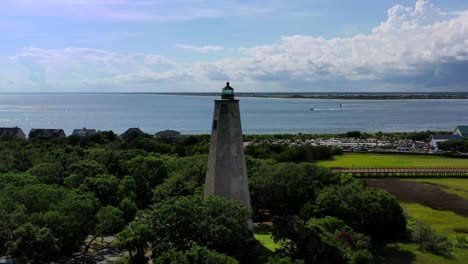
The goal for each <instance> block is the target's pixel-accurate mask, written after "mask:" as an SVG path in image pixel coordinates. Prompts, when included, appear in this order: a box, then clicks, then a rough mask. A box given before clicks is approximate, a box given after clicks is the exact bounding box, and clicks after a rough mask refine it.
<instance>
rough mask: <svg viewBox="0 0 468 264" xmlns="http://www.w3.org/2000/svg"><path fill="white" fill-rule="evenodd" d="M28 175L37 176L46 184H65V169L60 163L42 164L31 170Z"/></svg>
mask: <svg viewBox="0 0 468 264" xmlns="http://www.w3.org/2000/svg"><path fill="white" fill-rule="evenodd" d="M27 172H28V173H30V174H32V175H35V176H37V178H38V179H39V180H40V181H41V182H42V183H46V184H59V185H61V184H62V183H63V179H64V177H65V168H64V167H63V166H62V164H61V163H59V162H53V163H40V164H37V165H35V166H34V167H32V168H30V169H29V170H28V171H27Z"/></svg>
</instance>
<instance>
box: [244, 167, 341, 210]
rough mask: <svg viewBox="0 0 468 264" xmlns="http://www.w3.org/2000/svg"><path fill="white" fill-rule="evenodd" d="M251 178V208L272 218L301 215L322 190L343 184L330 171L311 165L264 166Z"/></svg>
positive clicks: (256, 170) (254, 172)
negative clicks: (264, 211) (306, 205)
mask: <svg viewBox="0 0 468 264" xmlns="http://www.w3.org/2000/svg"><path fill="white" fill-rule="evenodd" d="M249 176H250V179H249V180H250V196H251V201H252V207H253V208H254V209H256V210H257V211H261V210H268V211H269V213H270V214H271V215H293V214H298V213H299V212H300V210H301V209H302V208H303V206H304V205H305V204H306V203H307V202H309V201H314V200H315V197H316V196H317V193H318V191H319V190H321V189H322V188H324V187H325V186H328V185H330V184H336V183H338V182H340V180H341V178H340V177H339V176H338V175H335V174H333V173H332V172H331V171H329V170H327V169H324V168H321V167H318V166H316V165H314V164H309V163H301V164H294V163H278V164H269V163H267V164H261V165H260V166H259V167H257V168H255V169H254V170H253V172H252V174H251V175H249Z"/></svg>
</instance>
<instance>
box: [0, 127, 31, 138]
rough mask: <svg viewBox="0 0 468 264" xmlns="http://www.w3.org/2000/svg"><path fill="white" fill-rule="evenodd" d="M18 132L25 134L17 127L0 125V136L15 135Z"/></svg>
mask: <svg viewBox="0 0 468 264" xmlns="http://www.w3.org/2000/svg"><path fill="white" fill-rule="evenodd" d="M18 133H22V134H23V135H25V134H24V133H23V131H22V130H21V128H19V127H0V137H9V136H16V135H18Z"/></svg>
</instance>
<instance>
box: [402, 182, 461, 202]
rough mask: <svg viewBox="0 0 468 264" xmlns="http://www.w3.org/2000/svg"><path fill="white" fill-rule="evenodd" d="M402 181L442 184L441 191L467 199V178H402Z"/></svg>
mask: <svg viewBox="0 0 468 264" xmlns="http://www.w3.org/2000/svg"><path fill="white" fill-rule="evenodd" d="M402 180H404V181H414V182H425V183H433V184H437V185H441V186H444V188H442V190H443V191H445V192H448V193H453V194H456V195H458V196H460V197H463V198H465V199H468V179H449V178H447V179H430V178H429V179H402Z"/></svg>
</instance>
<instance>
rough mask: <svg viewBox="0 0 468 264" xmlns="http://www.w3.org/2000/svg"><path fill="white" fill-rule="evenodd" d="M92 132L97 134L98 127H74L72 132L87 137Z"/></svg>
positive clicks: (74, 134)
mask: <svg viewBox="0 0 468 264" xmlns="http://www.w3.org/2000/svg"><path fill="white" fill-rule="evenodd" d="M92 134H96V129H89V128H86V127H83V128H78V129H74V130H73V132H72V135H73V136H79V137H86V136H90V135H92Z"/></svg>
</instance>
